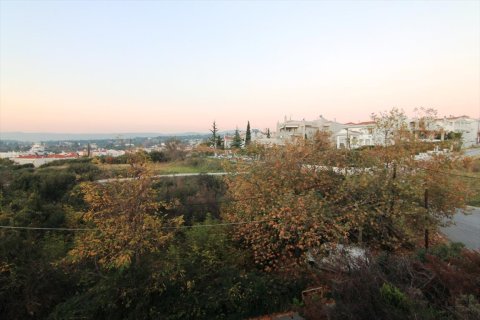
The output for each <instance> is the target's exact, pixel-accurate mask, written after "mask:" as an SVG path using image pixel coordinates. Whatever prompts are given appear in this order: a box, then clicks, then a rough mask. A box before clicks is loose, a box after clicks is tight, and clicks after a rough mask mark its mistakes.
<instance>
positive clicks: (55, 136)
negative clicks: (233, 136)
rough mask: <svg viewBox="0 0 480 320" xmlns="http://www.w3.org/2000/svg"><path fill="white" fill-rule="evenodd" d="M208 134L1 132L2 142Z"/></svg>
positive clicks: (199, 134)
mask: <svg viewBox="0 0 480 320" xmlns="http://www.w3.org/2000/svg"><path fill="white" fill-rule="evenodd" d="M206 134H207V133H198V132H182V133H168V134H167V133H155V132H124V133H50V132H0V140H15V141H30V142H40V141H64V140H67V141H76V140H103V139H117V138H121V139H130V138H154V137H174V136H176V137H183V136H205V135H206Z"/></svg>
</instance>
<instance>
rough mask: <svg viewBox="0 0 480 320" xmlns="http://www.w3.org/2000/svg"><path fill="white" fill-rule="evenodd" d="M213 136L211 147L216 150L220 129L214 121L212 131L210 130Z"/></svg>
mask: <svg viewBox="0 0 480 320" xmlns="http://www.w3.org/2000/svg"><path fill="white" fill-rule="evenodd" d="M210 132H211V133H212V136H211V138H210V145H211V146H212V147H214V148H215V149H216V147H217V136H218V128H217V124H216V123H215V121H213V124H212V129H210Z"/></svg>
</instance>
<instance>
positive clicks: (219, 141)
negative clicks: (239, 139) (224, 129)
mask: <svg viewBox="0 0 480 320" xmlns="http://www.w3.org/2000/svg"><path fill="white" fill-rule="evenodd" d="M217 148H218V149H223V148H224V141H223V138H222V137H221V136H217Z"/></svg>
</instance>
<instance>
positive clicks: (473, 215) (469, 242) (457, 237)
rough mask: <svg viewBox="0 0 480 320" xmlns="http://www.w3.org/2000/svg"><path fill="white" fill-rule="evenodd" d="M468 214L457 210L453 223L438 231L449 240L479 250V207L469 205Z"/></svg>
mask: <svg viewBox="0 0 480 320" xmlns="http://www.w3.org/2000/svg"><path fill="white" fill-rule="evenodd" d="M470 209H471V210H469V213H470V214H468V215H465V214H463V212H462V211H461V210H458V212H457V214H456V215H455V216H454V217H453V221H454V222H455V225H451V226H449V227H446V228H441V229H440V231H441V232H442V233H443V234H444V235H446V236H447V237H448V238H449V239H450V240H451V241H455V242H462V243H463V244H465V246H466V247H467V248H469V249H476V250H480V208H479V207H470Z"/></svg>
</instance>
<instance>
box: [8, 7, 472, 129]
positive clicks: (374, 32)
mask: <svg viewBox="0 0 480 320" xmlns="http://www.w3.org/2000/svg"><path fill="white" fill-rule="evenodd" d="M393 107H397V108H401V109H403V110H405V111H406V112H407V114H410V113H412V111H413V109H414V108H416V107H425V108H435V109H436V110H437V111H438V114H439V116H443V115H447V116H448V115H464V114H465V115H469V116H472V117H476V118H478V117H479V116H480V1H458V0H457V1H398V2H395V1H352V2H351V1H303V2H302V1H294V2H290V1H204V2H202V1H194V2H193V1H175V2H169V1H88V0H85V1H68V0H66V1H41V0H37V1H9V0H0V132H7V131H23V132H64V133H111V132H163V133H179V132H187V131H188V132H194V131H195V132H206V131H208V130H209V129H210V128H211V125H212V122H213V121H216V123H217V126H218V127H219V129H220V130H231V129H234V128H235V127H239V128H240V129H242V128H244V127H246V124H247V121H250V123H251V126H252V127H253V128H259V129H265V128H267V127H268V128H270V129H272V130H275V127H276V123H277V121H282V120H283V119H284V117H285V116H287V117H288V118H290V117H291V118H292V119H307V120H313V119H315V118H318V116H320V115H323V116H324V117H325V118H327V119H331V120H336V121H339V122H349V121H354V122H355V121H366V120H369V119H370V115H371V113H373V112H376V113H378V112H380V111H384V110H389V109H391V108H393Z"/></svg>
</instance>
